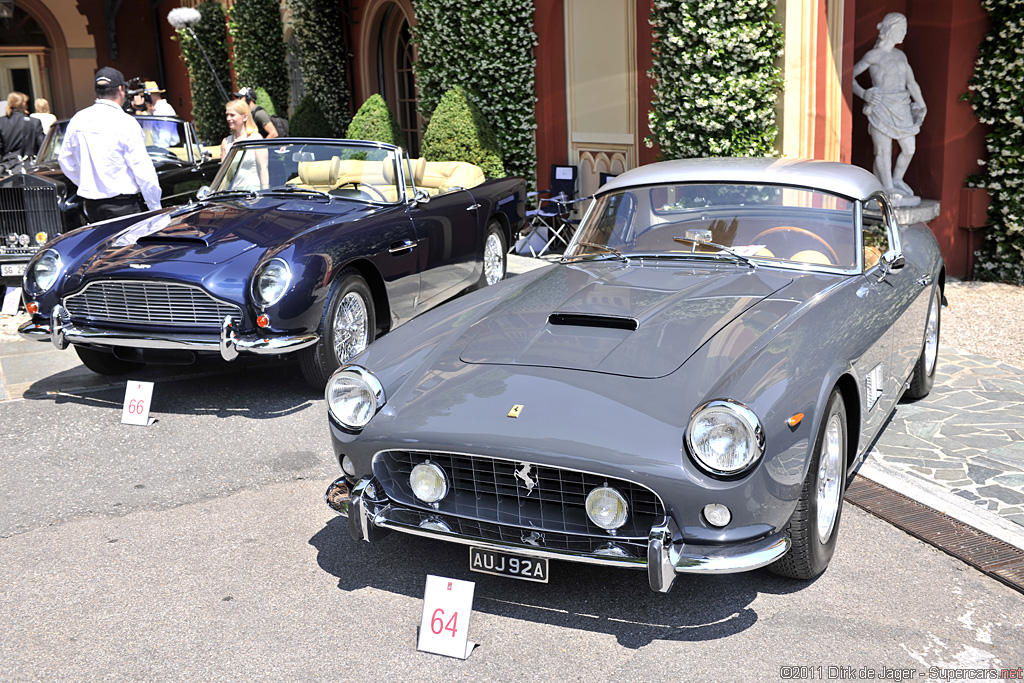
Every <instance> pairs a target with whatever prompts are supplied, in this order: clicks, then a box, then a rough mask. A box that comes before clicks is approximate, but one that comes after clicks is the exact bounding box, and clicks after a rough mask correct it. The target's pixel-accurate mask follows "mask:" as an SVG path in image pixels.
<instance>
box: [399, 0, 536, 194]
mask: <svg viewBox="0 0 1024 683" xmlns="http://www.w3.org/2000/svg"><path fill="white" fill-rule="evenodd" d="M414 7H415V11H416V22H417V23H416V26H414V27H413V28H412V38H413V42H414V43H415V44H416V48H417V54H418V61H417V62H416V63H415V64H414V69H415V73H416V84H417V86H418V87H419V90H420V103H419V106H420V113H421V114H422V115H423V117H424V118H426V119H429V118H430V116H431V114H433V112H434V109H435V108H436V107H437V105H438V103H439V102H440V101H441V98H442V96H443V95H444V94H445V92H446V91H447V90H449V89H450V88H453V87H455V86H462V88H463V89H464V90H465V91H466V94H467V96H468V97H469V99H470V100H471V101H472V102H473V104H475V105H476V106H477V107H479V108H480V110H481V111H482V112H483V114H484V116H485V117H486V118H487V121H488V122H489V123H490V125H491V126H492V127H493V129H494V131H495V132H496V134H497V136H498V142H499V144H500V146H501V152H502V155H503V157H504V161H505V171H506V172H507V173H509V174H510V175H519V176H523V177H525V178H530V179H531V180H532V178H533V177H534V173H535V170H536V166H537V158H536V149H535V143H534V130H535V129H536V127H537V122H536V117H535V114H534V107H535V104H536V95H535V94H534V66H535V64H536V60H535V58H534V54H533V48H534V47H535V46H536V45H537V35H536V34H535V33H534V32H533V0H416V2H415V3H414ZM470 65H471V66H470Z"/></svg>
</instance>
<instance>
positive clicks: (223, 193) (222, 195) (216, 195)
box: [203, 190, 259, 201]
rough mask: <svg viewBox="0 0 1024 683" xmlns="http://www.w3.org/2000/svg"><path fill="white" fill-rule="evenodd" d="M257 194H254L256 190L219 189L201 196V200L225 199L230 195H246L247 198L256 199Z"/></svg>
mask: <svg viewBox="0 0 1024 683" xmlns="http://www.w3.org/2000/svg"><path fill="white" fill-rule="evenodd" d="M258 196H259V195H257V194H256V190H220V191H218V192H211V193H210V194H208V195H206V196H205V197H203V200H204V201H205V200H207V199H227V198H230V197H247V198H249V199H256V197H258Z"/></svg>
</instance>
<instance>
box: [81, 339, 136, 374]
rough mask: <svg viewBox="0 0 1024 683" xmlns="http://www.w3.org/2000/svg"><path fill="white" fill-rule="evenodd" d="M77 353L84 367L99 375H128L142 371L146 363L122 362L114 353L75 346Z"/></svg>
mask: <svg viewBox="0 0 1024 683" xmlns="http://www.w3.org/2000/svg"><path fill="white" fill-rule="evenodd" d="M75 353H77V354H78V359H79V360H81V361H82V365H84V366H85V367H87V368H89V369H90V370H92V371H93V372H95V373H96V374H97V375H127V374H128V373H129V372H134V371H135V370H141V369H142V368H144V367H145V366H146V364H145V363H136V362H134V361H130V360H121V359H120V358H118V357H117V356H115V355H114V354H112V353H107V352H106V351H97V350H96V349H89V348H85V347H83V346H77V345H75Z"/></svg>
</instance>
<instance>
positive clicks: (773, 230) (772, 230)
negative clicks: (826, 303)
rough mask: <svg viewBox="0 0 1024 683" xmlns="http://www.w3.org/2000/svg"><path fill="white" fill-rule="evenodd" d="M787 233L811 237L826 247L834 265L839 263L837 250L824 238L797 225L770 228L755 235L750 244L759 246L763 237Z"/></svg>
mask: <svg viewBox="0 0 1024 683" xmlns="http://www.w3.org/2000/svg"><path fill="white" fill-rule="evenodd" d="M787 232H795V233H798V234H800V235H803V236H804V237H810V238H811V239H812V240H814V241H815V242H817V243H818V244H820V245H821V246H823V247H825V250H826V251H827V252H828V254H829V256H831V257H832V264H833V265H836V264H838V263H839V255H838V254H836V251H835V249H833V248H832V247H831V246H830V245H829V243H828V242H826V241H825V240H824V238H822V236H821V235H815V234H814V233H813V232H811V231H810V230H807V229H806V228H798V227H796V226H795V225H777V226H775V227H774V228H768V229H767V230H762V231H761V232H759V233H757V234H756V235H754V237H753V239H751V240H750V243H751V244H757V243H758V242H760V241H761V238H762V237H767V236H768V235H771V234H774V233H787Z"/></svg>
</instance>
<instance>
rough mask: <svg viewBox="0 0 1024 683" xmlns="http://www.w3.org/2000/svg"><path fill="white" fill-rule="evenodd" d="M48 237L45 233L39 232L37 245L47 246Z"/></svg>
mask: <svg viewBox="0 0 1024 683" xmlns="http://www.w3.org/2000/svg"><path fill="white" fill-rule="evenodd" d="M47 237H48V235H47V234H46V233H45V232H37V233H36V244H38V245H43V244H46V240H47Z"/></svg>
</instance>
